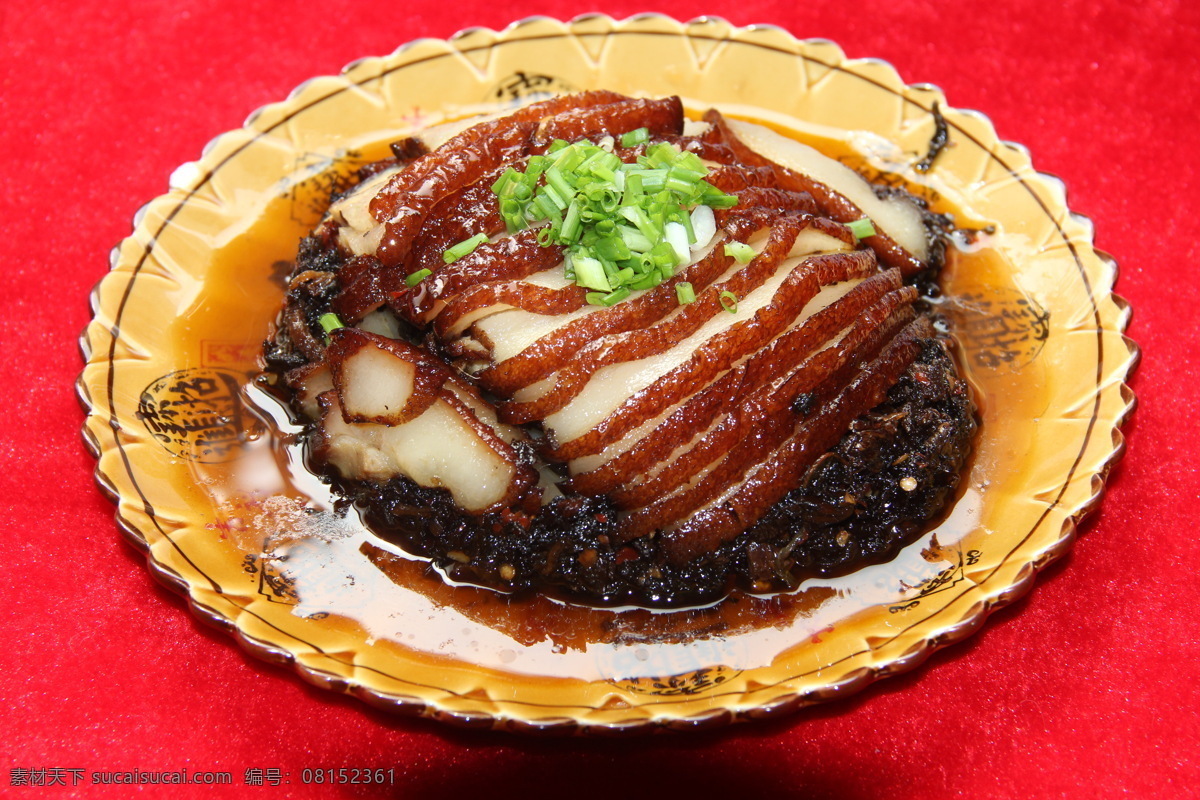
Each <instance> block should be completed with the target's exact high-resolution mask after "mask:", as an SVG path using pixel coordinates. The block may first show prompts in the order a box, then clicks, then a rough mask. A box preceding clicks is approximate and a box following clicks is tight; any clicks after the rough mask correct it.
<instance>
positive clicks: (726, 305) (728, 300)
mask: <svg viewBox="0 0 1200 800" xmlns="http://www.w3.org/2000/svg"><path fill="white" fill-rule="evenodd" d="M721 308H723V309H725V310H726V311H728V312H729V313H730V314H736V313H737V295H736V294H734V293H733V292H730V291H728V290H727V291H724V292H721Z"/></svg>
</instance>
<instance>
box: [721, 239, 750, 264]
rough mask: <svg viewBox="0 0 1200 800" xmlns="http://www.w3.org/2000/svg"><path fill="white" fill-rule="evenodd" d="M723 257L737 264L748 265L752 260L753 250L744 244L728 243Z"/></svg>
mask: <svg viewBox="0 0 1200 800" xmlns="http://www.w3.org/2000/svg"><path fill="white" fill-rule="evenodd" d="M725 255H727V256H729V257H730V258H732V259H734V260H735V261H737V262H738V263H739V264H749V263H750V262H751V261H753V260H754V255H755V253H754V248H753V247H751V246H750V245H748V244H746V243H745V242H729V243H728V244H726V245H725Z"/></svg>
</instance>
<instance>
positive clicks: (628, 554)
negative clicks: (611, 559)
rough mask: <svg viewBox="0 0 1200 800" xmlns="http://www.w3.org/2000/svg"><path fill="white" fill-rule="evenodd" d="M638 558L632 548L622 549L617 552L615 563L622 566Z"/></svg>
mask: <svg viewBox="0 0 1200 800" xmlns="http://www.w3.org/2000/svg"><path fill="white" fill-rule="evenodd" d="M637 557H638V551H637V550H634V549H633V548H632V547H622V548H621V549H620V550H618V551H617V563H618V564H624V563H625V562H626V561H633V560H634V559H635V558H637Z"/></svg>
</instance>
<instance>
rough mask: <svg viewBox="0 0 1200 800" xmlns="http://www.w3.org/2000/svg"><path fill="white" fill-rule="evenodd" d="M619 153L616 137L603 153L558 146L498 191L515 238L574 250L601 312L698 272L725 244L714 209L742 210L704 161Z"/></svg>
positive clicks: (449, 256) (639, 133)
mask: <svg viewBox="0 0 1200 800" xmlns="http://www.w3.org/2000/svg"><path fill="white" fill-rule="evenodd" d="M649 139H650V134H649V131H648V130H647V129H645V128H642V129H639V130H635V131H630V132H629V133H627V134H624V135H623V136H621V139H620V143H621V145H622V146H623V147H634V146H638V145H641V144H645V143H647V142H648V141H649ZM611 151H612V140H611V138H609V137H605V139H603V140H602V141H601V142H600V144H594V143H592V142H590V141H587V140H582V141H578V142H574V143H568V142H565V141H561V140H558V141H555V142H554V143H553V144H551V145H550V148H549V149H548V150H547V152H546V153H545V154H544V155H535V156H531V157H530V158H529V160H528V161H527V162H526V164H525V170H524V171H521V170H518V169H509V170H505V172H504V173H503V174H502V175H501V176H500V177H499V178H498V179H497V180H496V181H495V183H494V184H493V185H492V191H493V192H495V194H496V196H497V198H498V200H499V204H498V205H499V209H500V216H501V218H502V219H503V220H504V223H505V226H506V227H507V228H508V231H509V232H510V233H514V232H516V231H519V230H522V229H524V228H527V227H530V226H539V228H540V229H539V230H538V235H537V241H538V244H540V245H542V246H551V245H565V246H566V248H567V256H566V258H565V259H564V262H565V264H566V273H567V277H568V278H570V279H571V280H574V281H575V282H576V283H577V284H578V285H580V286H582V287H584V288H586V289H591V290H593V291H592V292H591V293H589V295H588V302H593V303H598V304H601V305H611V304H613V303H616V302H620V300H622V299H624V298H625V297H627V296H629V293H630V292H631V291H638V290H642V289H649V288H652V287H654V286H657V285H658V284H660V283H662V282H663V281H664V280H666V279H668V278H670V277H671V276H672V275H674V274H675V272H676V271H677V269H678V268H680V267H682V266H684V265H686V264H688V263H690V262H691V260H692V254H693V252H694V251H695V250H697V249H699V248H701V247H704V246H705V245H707V244H708V242H709V241H710V240H711V239H712V238H713V237H714V236H715V235H716V226H715V225H714V224H713V221H712V213H711V210H710V208H729V207H731V206H733V205H736V203H737V198H736V197H734V196H733V195H728V194H725V193H724V192H722V191H721V190H719V189H717V188H716V187H715V186H713V185H712V184H710V183H708V182H707V181H706V180H705V176H706V175H707V174H708V171H707V169H706V168H705V166H704V163H703V162H702V161H701V160H700V158H699V157H698V156H697V155H696V154H695V153H688V152H683V151H681V150H680V149H679V148H678V147H676V146H675V145H673V144H670V143H668V142H658V143H656V144H653V145H650V146H649V147H648V148H647V149H646V153H645V155H643V156H641V157H639V158H638V161H637V163H633V164H626V163H624V162H622V161H621V159H620V158H618V157H617V156H616V155H615V154H614V153H613V152H611ZM704 206H709V207H710V208H704V209H703V210H704V212H705V213H704V214H695V213H694V212H695V209H698V208H702V207H704ZM477 240H478V242H483V241H486V240H487V239H486V237H483V236H482V234H481V235H480V236H477V237H473V238H472V239H468V240H467V241H466V242H461V243H459V244H457V245H455V246H454V247H452V248H450V249H449V250H447V251H446V254H445V256H446V261H447V263H449V262H450V261H452V260H454V259H455V258H461V257H462V256H463V255H466V253H469V252H471V250H473V249H474V248H475V246H477V245H476V244H469V243H471V242H476V241H477ZM460 248H461V249H460ZM623 290H624V291H623ZM593 295H595V296H594V297H593Z"/></svg>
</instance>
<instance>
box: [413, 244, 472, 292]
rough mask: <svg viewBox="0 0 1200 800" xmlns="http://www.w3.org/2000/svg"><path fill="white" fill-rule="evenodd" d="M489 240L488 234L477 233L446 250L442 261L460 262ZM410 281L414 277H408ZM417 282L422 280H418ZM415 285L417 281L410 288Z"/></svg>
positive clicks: (449, 262) (448, 262)
mask: <svg viewBox="0 0 1200 800" xmlns="http://www.w3.org/2000/svg"><path fill="white" fill-rule="evenodd" d="M487 240H488V236H487V234H486V233H477V234H475V235H474V236H472V237H471V238H470V239H464V240H463V241H461V242H459V243H458V244H456V245H454V246H453V247H451V248H448V249H447V250H446V252H444V253H442V260H443V261H445V262H446V263H447V264H452V263H454V262H455V261H458V260H459V259H460V258H462V257H463V256H465V255H468V254H469V253H472V252H474V251H475V248H476V247H479V245H481V244H483V243H484V242H486V241H487ZM422 271H423V272H424V271H426V270H422ZM413 274H414V275H416V274H419V273H413ZM408 279H409V280H412V275H410V276H408ZM417 280H420V279H419V278H418V279H417ZM415 283H416V281H413V283H410V284H409V286H412V285H414V284H415Z"/></svg>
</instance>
